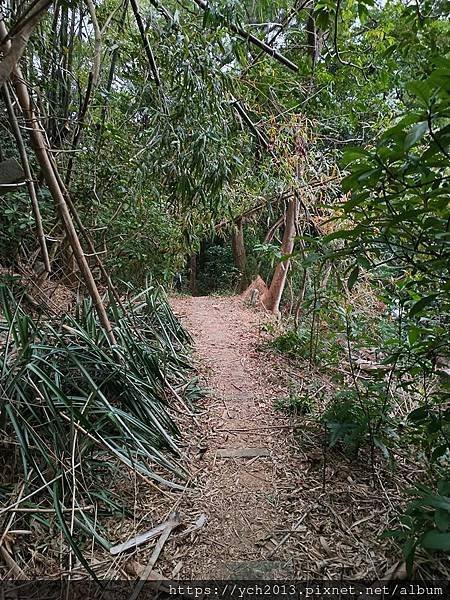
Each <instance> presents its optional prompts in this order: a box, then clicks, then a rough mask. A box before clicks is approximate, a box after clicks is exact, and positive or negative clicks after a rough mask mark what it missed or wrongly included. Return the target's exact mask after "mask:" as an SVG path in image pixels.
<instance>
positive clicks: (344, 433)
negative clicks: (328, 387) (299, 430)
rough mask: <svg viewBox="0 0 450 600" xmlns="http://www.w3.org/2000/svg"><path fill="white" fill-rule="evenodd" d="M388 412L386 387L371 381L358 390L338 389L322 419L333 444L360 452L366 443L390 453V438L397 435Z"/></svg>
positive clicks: (331, 444) (329, 440) (349, 450)
mask: <svg viewBox="0 0 450 600" xmlns="http://www.w3.org/2000/svg"><path fill="white" fill-rule="evenodd" d="M388 413H389V404H388V401H387V398H386V390H385V389H384V386H382V385H379V384H373V383H369V384H366V386H365V387H360V388H359V389H357V390H356V389H351V388H350V389H344V390H341V391H339V392H337V393H336V394H335V396H334V397H333V399H332V400H331V401H330V403H329V405H328V406H327V408H326V409H325V411H324V413H323V415H322V417H321V419H322V421H323V422H324V423H325V424H326V427H327V431H328V435H329V438H328V443H329V444H330V446H331V447H333V446H335V445H337V444H340V445H341V446H342V447H343V449H344V450H345V451H347V452H348V453H349V454H355V455H356V454H358V451H359V450H360V449H361V448H362V447H363V446H366V445H370V446H371V447H372V448H374V447H377V448H378V449H379V450H381V452H382V453H383V454H384V455H385V456H388V452H389V450H388V444H389V439H390V438H392V437H393V435H394V432H393V429H392V428H391V420H390V419H389V416H388Z"/></svg>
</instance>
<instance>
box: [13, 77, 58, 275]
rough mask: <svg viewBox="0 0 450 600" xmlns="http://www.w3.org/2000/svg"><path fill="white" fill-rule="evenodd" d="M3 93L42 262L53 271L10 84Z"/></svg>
mask: <svg viewBox="0 0 450 600" xmlns="http://www.w3.org/2000/svg"><path fill="white" fill-rule="evenodd" d="M3 95H4V99H5V104H6V110H7V112H8V118H9V122H10V124H11V129H12V131H13V134H14V137H15V138H16V143H17V148H18V149H19V154H20V160H21V162H22V168H23V171H24V173H25V177H26V183H27V188H28V194H29V195H30V199H31V206H32V208H33V216H34V222H35V223H36V231H37V236H38V240H39V246H40V248H41V254H42V262H43V263H44V266H45V270H46V272H47V273H50V271H51V265H50V259H49V256H48V250H47V244H46V242H45V234H44V228H43V226H42V217H41V211H40V210H39V202H38V199H37V195H36V188H35V187H34V181H33V177H32V174H31V169H30V163H29V162H28V156H27V152H26V149H25V144H24V143H23V138H22V134H21V132H20V127H19V123H18V121H17V117H16V113H15V111H14V107H13V105H12V102H11V95H10V93H9V90H8V84H6V83H4V84H3Z"/></svg>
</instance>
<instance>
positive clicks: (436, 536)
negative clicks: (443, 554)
mask: <svg viewBox="0 0 450 600" xmlns="http://www.w3.org/2000/svg"><path fill="white" fill-rule="evenodd" d="M420 545H421V546H422V547H423V548H426V549H427V550H443V551H448V550H450V533H442V531H438V530H437V529H430V531H427V532H426V533H425V534H424V535H423V536H422V539H421V540H420Z"/></svg>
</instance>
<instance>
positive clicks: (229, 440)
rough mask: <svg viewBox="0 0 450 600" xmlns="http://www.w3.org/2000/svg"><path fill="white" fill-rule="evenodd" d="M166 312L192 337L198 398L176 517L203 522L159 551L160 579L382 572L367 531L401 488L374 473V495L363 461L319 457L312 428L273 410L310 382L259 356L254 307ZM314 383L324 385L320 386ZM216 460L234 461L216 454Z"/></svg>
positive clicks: (260, 335) (183, 307)
mask: <svg viewBox="0 0 450 600" xmlns="http://www.w3.org/2000/svg"><path fill="white" fill-rule="evenodd" d="M171 303H172V306H173V309H174V311H175V313H176V314H177V316H178V317H179V318H180V319H181V321H182V323H183V324H184V325H185V327H186V328H187V329H188V330H189V331H190V333H191V335H192V336H193V339H194V345H195V351H194V361H195V363H196V366H197V368H198V369H199V371H200V373H201V374H202V376H203V379H204V383H205V385H206V387H207V389H208V391H209V393H208V395H207V396H206V397H205V398H204V399H203V400H202V402H201V410H202V412H201V413H200V414H199V415H198V416H197V423H196V424H195V427H194V428H193V429H192V437H190V436H189V435H187V436H186V437H188V438H189V440H190V441H189V449H188V454H189V455H190V456H191V457H192V466H193V472H194V474H193V476H192V480H191V482H190V485H191V487H192V491H190V492H188V493H186V494H184V496H183V498H182V499H181V501H179V503H178V509H179V510H180V512H181V515H182V518H184V519H189V520H190V521H191V522H193V521H195V519H196V518H198V517H199V516H200V515H204V516H205V517H206V519H207V524H206V526H204V527H202V528H201V529H200V530H199V531H198V532H196V533H195V534H193V535H192V536H191V538H190V539H189V540H185V541H184V544H182V545H181V546H180V545H179V544H178V543H176V542H175V543H174V547H173V548H170V547H169V548H168V549H167V552H166V553H165V554H166V556H165V558H166V561H169V563H167V562H166V564H165V565H164V564H162V565H161V567H163V570H164V571H165V573H164V574H165V575H166V576H170V572H171V570H172V575H174V574H175V573H176V574H177V577H180V578H181V579H188V578H196V579H202V578H203V579H208V578H210V579H214V578H216V579H220V578H255V579H264V578H266V579H267V578H268V579H272V578H289V577H292V578H299V579H306V578H308V577H309V578H316V579H336V580H337V579H340V578H341V577H347V578H352V579H360V578H364V577H366V578H372V579H377V578H381V577H382V576H383V575H385V574H386V572H387V571H389V569H390V568H391V567H392V566H393V565H395V561H396V558H398V554H397V553H396V552H395V550H394V548H393V547H392V545H391V543H390V542H388V541H387V540H382V539H380V538H379V534H380V533H381V531H383V529H385V528H386V527H388V526H389V524H390V522H391V521H392V519H393V518H394V517H395V508H394V506H395V505H397V506H398V502H399V501H400V493H399V489H400V486H399V484H401V481H399V480H398V479H397V477H396V476H395V475H394V474H393V473H387V472H386V473H379V472H377V477H378V480H379V482H378V484H377V485H376V486H375V488H374V486H373V481H372V474H371V473H370V469H369V468H368V464H367V457H366V458H364V457H362V460H356V461H355V460H353V461H349V460H348V459H346V458H345V457H344V456H342V455H340V454H338V453H334V454H332V453H326V454H327V456H325V454H324V449H323V435H322V433H321V431H320V428H319V429H318V428H317V424H316V425H315V427H314V426H311V423H310V422H309V423H308V419H307V418H306V417H305V418H303V417H298V416H297V417H296V418H295V419H293V418H292V417H289V416H287V415H286V414H284V413H282V412H280V411H278V410H276V409H275V408H274V401H275V400H276V399H280V398H285V397H287V396H289V394H290V393H291V392H292V389H293V386H295V387H296V388H297V389H298V387H301V386H302V384H303V383H305V382H306V383H310V380H311V378H312V377H315V374H314V373H313V372H311V371H308V370H306V371H303V372H302V371H301V370H300V371H299V370H295V369H296V367H295V365H292V364H289V362H288V361H287V360H286V359H285V357H281V356H279V355H275V354H274V353H272V352H268V351H267V349H266V346H267V344H266V342H267V337H268V336H267V333H265V332H266V330H267V329H271V328H273V327H274V323H273V321H272V322H271V323H270V319H269V317H268V316H267V315H266V314H265V313H264V312H263V311H262V310H257V309H253V308H250V307H248V306H246V305H245V304H244V302H243V300H242V298H241V297H214V296H209V297H194V298H193V297H176V298H172V300H171ZM268 321H269V323H270V324H269V325H268V326H267V322H268ZM319 383H320V384H322V385H325V386H326V385H327V381H326V379H325V380H323V381H319ZM227 452H228V454H229V455H233V454H234V455H235V456H230V457H228V458H227V457H224V456H223V454H224V453H227ZM246 454H247V456H245V455H246ZM188 515H189V516H188ZM169 566H170V568H169V569H168V567H169ZM397 566H398V565H397Z"/></svg>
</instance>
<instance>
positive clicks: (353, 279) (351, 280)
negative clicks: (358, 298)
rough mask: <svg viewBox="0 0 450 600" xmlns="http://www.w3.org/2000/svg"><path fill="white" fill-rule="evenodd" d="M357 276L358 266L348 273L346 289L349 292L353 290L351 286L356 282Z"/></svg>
mask: <svg viewBox="0 0 450 600" xmlns="http://www.w3.org/2000/svg"><path fill="white" fill-rule="evenodd" d="M358 275H359V265H356V267H355V268H354V269H353V270H352V272H351V273H350V275H349V277H348V280H347V287H348V289H349V290H351V289H352V288H353V286H354V285H355V283H356V281H357V280H358Z"/></svg>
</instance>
